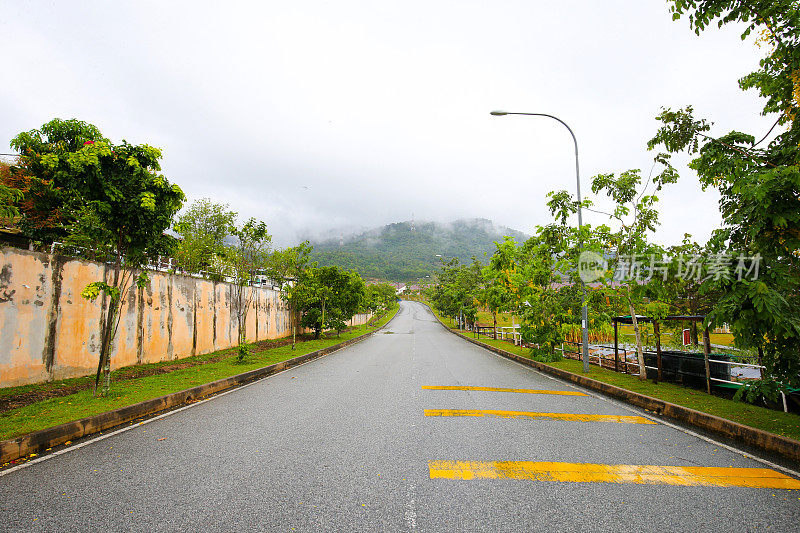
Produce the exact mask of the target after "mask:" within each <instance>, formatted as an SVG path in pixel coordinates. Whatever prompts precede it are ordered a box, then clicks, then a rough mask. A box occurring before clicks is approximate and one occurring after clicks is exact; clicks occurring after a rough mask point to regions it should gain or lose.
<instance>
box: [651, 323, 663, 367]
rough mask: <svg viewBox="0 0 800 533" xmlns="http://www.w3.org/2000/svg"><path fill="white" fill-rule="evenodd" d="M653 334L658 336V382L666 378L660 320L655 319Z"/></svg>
mask: <svg viewBox="0 0 800 533" xmlns="http://www.w3.org/2000/svg"><path fill="white" fill-rule="evenodd" d="M653 335H654V336H655V338H656V361H657V364H656V366H657V367H658V374H657V375H656V383H658V382H659V381H663V380H664V376H663V374H662V366H661V330H660V329H659V327H658V322H657V321H655V320H653Z"/></svg>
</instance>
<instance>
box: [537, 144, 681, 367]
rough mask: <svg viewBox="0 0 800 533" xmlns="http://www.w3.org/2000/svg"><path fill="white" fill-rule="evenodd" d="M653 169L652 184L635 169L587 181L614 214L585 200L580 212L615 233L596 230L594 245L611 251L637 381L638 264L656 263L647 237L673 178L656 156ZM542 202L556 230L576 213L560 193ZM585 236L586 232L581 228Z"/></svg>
mask: <svg viewBox="0 0 800 533" xmlns="http://www.w3.org/2000/svg"><path fill="white" fill-rule="evenodd" d="M655 159H656V163H662V164H663V165H664V170H663V171H662V172H661V173H659V174H658V175H656V176H653V177H652V178H648V179H647V180H644V182H643V180H642V177H641V172H640V170H638V169H634V170H628V171H625V172H622V173H620V174H619V175H618V176H617V175H615V174H598V175H597V176H595V177H594V178H592V192H593V193H594V194H598V193H603V194H605V195H606V196H607V197H608V199H610V200H611V201H612V203H613V206H614V209H613V211H611V212H610V213H607V212H603V211H599V210H597V209H592V208H591V206H592V205H593V203H592V201H591V200H590V199H588V198H587V199H585V200H584V204H583V205H584V207H585V208H588V209H590V210H592V211H595V212H597V213H601V214H604V215H606V216H607V217H608V219H609V221H610V222H611V223H613V224H615V225H616V226H617V229H616V230H615V231H610V230H608V229H607V227H605V226H602V227H600V228H597V229H596V231H595V233H594V239H595V240H600V241H606V246H607V247H610V248H611V250H613V252H614V254H615V255H616V256H617V259H618V264H617V277H618V278H619V279H617V280H616V281H619V282H620V284H619V287H620V291H621V292H622V294H623V295H624V296H625V299H626V301H627V304H628V309H629V311H630V314H631V320H632V322H633V331H634V334H635V336H636V355H637V359H638V363H639V379H642V380H644V379H646V378H647V373H646V372H647V370H646V369H645V366H644V353H643V350H642V337H641V332H640V330H639V323H638V320H637V318H636V307H637V305H639V304H640V303H642V300H643V292H644V290H645V289H644V285H643V284H642V283H641V281H642V277H643V276H644V275H645V268H646V266H644V265H639V264H638V261H639V259H637V258H641V257H642V256H650V257H653V256H656V257H662V256H663V251H662V250H660V249H659V248H657V247H654V246H653V245H652V244H650V243H649V242H648V234H651V233H653V232H655V229H656V227H657V226H658V211H657V209H656V203H657V202H658V197H657V196H656V193H657V192H659V191H660V190H661V189H662V187H663V186H664V185H666V184H669V183H674V182H675V181H676V180H677V178H678V174H677V172H676V171H675V169H674V168H673V167H672V166H671V165H670V164H669V156H668V155H665V154H659V155H658V156H656V158H655ZM549 196H550V198H551V200H550V201H549V202H548V206H549V207H550V211H551V213H552V214H553V215H555V216H556V217H557V218H558V219H560V222H561V223H562V224H565V223H566V220H567V217H568V216H569V215H570V214H572V213H573V212H575V211H576V210H577V202H575V201H574V200H573V199H572V196H571V195H570V194H569V193H567V192H566V191H558V192H553V193H550V194H549ZM586 231H587V232H590V231H591V229H590V228H586Z"/></svg>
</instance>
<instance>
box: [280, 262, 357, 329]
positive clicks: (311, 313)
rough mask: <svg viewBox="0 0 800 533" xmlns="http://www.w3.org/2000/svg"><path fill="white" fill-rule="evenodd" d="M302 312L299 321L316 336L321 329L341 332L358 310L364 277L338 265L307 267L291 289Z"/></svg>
mask: <svg viewBox="0 0 800 533" xmlns="http://www.w3.org/2000/svg"><path fill="white" fill-rule="evenodd" d="M292 293H293V295H292V297H293V298H294V299H295V301H296V302H297V304H298V306H299V309H300V311H301V313H302V320H301V324H302V325H303V326H304V327H308V328H312V329H313V330H314V338H315V339H318V338H319V337H320V335H321V334H322V331H323V330H324V329H335V330H336V331H337V333H339V332H341V331H342V330H343V329H344V328H345V326H346V321H347V320H350V319H351V318H352V317H353V315H355V314H356V313H357V312H358V309H359V308H360V307H361V304H362V302H363V299H364V280H363V279H361V277H360V276H359V275H358V274H357V273H356V272H351V271H347V270H341V269H339V268H338V267H312V268H309V269H307V270H306V271H305V272H304V273H303V275H302V277H301V278H300V279H299V280H298V282H297V283H296V285H295V286H294V287H293V288H292Z"/></svg>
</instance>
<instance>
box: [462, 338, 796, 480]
mask: <svg viewBox="0 0 800 533" xmlns="http://www.w3.org/2000/svg"><path fill="white" fill-rule="evenodd" d="M473 346H476V347H477V348H481V349H482V350H483V351H484V352H488V353H490V354H492V355H494V356H495V357H499V358H501V359H503V360H504V361H508V362H509V363H515V364H517V365H519V366H521V367H523V368H526V369H528V370H530V371H531V372H534V373H536V374H539V375H540V376H542V377H545V378H548V379H552V380H553V381H556V382H558V383H563V384H564V385H566V386H568V387H571V388H573V389H575V390H579V391H583V392H586V393H587V394H588V395H589V396H592V397H593V398H597V399H598V400H602V401H605V402H608V403H610V404H612V405H615V406H617V407H619V408H621V409H625V410H626V411H630V412H632V413H636V414H638V415H639V416H643V417H645V418H649V419H650V420H652V421H653V422H656V423H659V424H664V425H665V426H667V427H670V428H672V429H677V430H678V431H681V432H683V433H686V434H687V435H691V436H692V437H697V438H698V439H700V440H704V441H706V442H708V443H709V444H713V445H714V446H719V447H720V448H725V449H726V450H728V451H731V452H734V453H737V454H739V455H741V456H742V457H746V458H748V459H752V460H754V461H757V462H759V463H762V464H765V465H767V466H769V467H770V468H774V469H776V470H781V471H782V472H785V473H787V474H789V475H791V476H794V477H796V478H800V472H797V471H795V470H792V469H791V468H787V467H785V466H781V465H779V464H776V463H773V462H772V461H768V460H767V459H762V458H761V457H758V456H756V455H751V454H749V453H747V452H745V451H744V450H740V449H739V448H736V447H734V446H729V445H728V444H724V443H722V442H719V441H716V440H714V439H712V438H711V437H706V436H705V435H701V434H699V433H695V432H694V431H692V430H690V429H686V428H684V427H681V426H679V425H676V424H673V423H671V422H667V421H666V420H664V418H660V417H655V416H652V415H650V414H648V412H645V411H644V410H643V409H637V408H635V407H632V406H630V405H628V404H626V403H623V402H620V401H619V400H615V399H613V398H608V397H606V396H604V395H602V394H599V393H597V392H595V391H593V390H591V389H586V388H583V387H581V386H579V385H575V384H574V383H571V382H569V381H564V380H562V379H559V378H557V377H555V376H551V375H549V374H545V373H544V372H542V371H540V370H537V369H536V368H533V367H531V366H528V365H525V364H522V363H520V362H519V361H514V360H513V359H509V358H507V357H503V356H502V355H500V354H497V353H494V352H493V351H491V350H487V349H486V348H483V347H482V346H478V345H473Z"/></svg>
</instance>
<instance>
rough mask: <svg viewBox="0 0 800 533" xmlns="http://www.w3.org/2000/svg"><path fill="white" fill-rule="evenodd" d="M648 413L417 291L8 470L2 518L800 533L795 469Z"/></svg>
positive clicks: (122, 525) (291, 526) (148, 526)
mask: <svg viewBox="0 0 800 533" xmlns="http://www.w3.org/2000/svg"><path fill="white" fill-rule="evenodd" d="M486 388H505V389H518V391H516V392H514V391H496V390H485V389H486ZM520 389H526V391H521V390H520ZM643 414H644V415H646V414H647V413H639V412H636V411H633V410H631V409H628V408H626V407H625V406H623V405H621V404H618V403H616V402H612V401H610V400H606V399H603V398H601V397H598V396H594V395H592V394H589V393H588V392H586V391H581V390H580V389H577V388H575V387H573V386H570V385H567V384H565V383H562V382H560V381H557V380H554V379H551V378H548V377H546V376H544V375H542V374H540V373H538V372H536V371H533V370H532V369H529V368H527V367H524V366H521V365H519V364H517V363H514V362H511V361H508V360H506V359H503V358H501V357H499V356H496V355H494V354H492V353H490V352H488V351H485V350H483V349H481V348H479V347H477V346H474V345H472V344H470V343H467V342H465V341H464V340H462V339H459V338H457V337H456V336H455V335H452V334H450V333H448V332H447V331H446V330H445V329H444V328H442V327H441V326H440V325H439V324H438V323H437V322H436V320H435V318H434V317H433V316H432V315H431V314H430V312H429V311H428V310H427V309H426V308H425V307H423V306H422V305H420V304H416V303H408V302H405V303H403V304H402V306H401V308H400V312H399V314H398V316H397V317H396V318H394V320H392V322H390V323H389V325H388V326H387V327H386V328H384V329H383V330H382V331H380V332H378V333H376V334H375V335H374V336H372V337H371V338H369V339H367V340H365V341H363V342H361V343H359V344H356V345H354V346H352V347H350V348H347V349H344V350H341V351H339V352H336V353H334V354H331V355H329V356H326V357H323V358H320V359H317V360H315V361H313V362H310V363H307V364H305V365H302V366H299V367H296V368H293V369H291V370H288V371H285V372H283V373H281V374H278V375H275V376H272V377H269V378H267V379H264V380H262V381H259V382H256V383H254V384H252V385H249V386H246V387H244V388H241V389H237V390H235V391H233V392H230V393H228V394H225V395H221V396H217V397H216V398H213V399H211V400H209V401H206V402H203V403H199V404H195V405H194V406H192V407H191V408H188V409H184V410H182V411H179V412H176V413H174V414H172V415H170V416H167V417H164V418H161V419H158V420H154V421H152V422H149V423H146V424H144V425H140V426H135V427H133V428H132V429H130V430H129V431H125V432H122V433H119V434H116V435H113V436H111V437H108V438H106V439H103V440H98V441H96V442H92V443H90V444H88V445H86V446H83V447H81V448H79V449H75V450H74V451H69V452H67V453H64V454H61V455H58V456H56V457H53V458H52V459H50V460H45V461H42V462H40V463H37V464H33V465H30V466H29V467H27V468H23V469H20V470H17V471H13V472H9V473H7V474H6V475H3V476H2V477H0V502H2V503H1V504H0V530H2V531H12V530H31V531H38V530H42V531H68V530H72V531H79V530H89V529H92V530H98V531H103V530H131V529H134V530H141V531H182V530H183V531H186V530H213V531H221V530H222V531H244V530H260V531H295V530H296V531H321V530H338V531H403V530H419V531H457V530H458V531H465V530H467V531H550V530H561V531H734V530H735V531H762V530H774V531H797V530H798V527H800V491H799V490H788V489H785V488H783V489H782V488H773V487H780V486H798V482H797V481H796V480H794V478H789V477H786V476H785V475H784V474H782V473H780V472H779V471H777V470H775V469H773V468H770V467H769V466H767V465H765V464H763V463H760V462H757V461H755V460H753V459H748V458H747V457H745V456H744V455H742V454H739V453H736V452H733V451H730V450H728V449H726V448H723V447H720V446H717V445H715V444H713V443H712V442H708V441H706V440H703V439H701V438H699V437H696V436H692V435H690V434H688V433H686V432H684V431H682V430H680V429H677V428H675V427H672V426H668V425H664V424H662V423H653V422H652V421H651V420H650V419H648V418H645V417H643V416H641V415H643ZM574 415H580V416H574ZM607 465H610V466H607ZM614 465H617V466H614ZM618 465H654V466H652V467H650V468H647V469H637V468H632V467H628V468H626V467H622V466H618ZM659 466H661V467H664V468H658V467H659ZM668 466H673V467H675V466H677V467H689V468H666V467H668ZM731 467H733V468H735V469H736V470H733V469H731ZM633 481H638V482H637V483H634V482H633ZM697 483H701V485H697ZM731 485H734V486H731ZM737 485H745V486H737Z"/></svg>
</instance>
